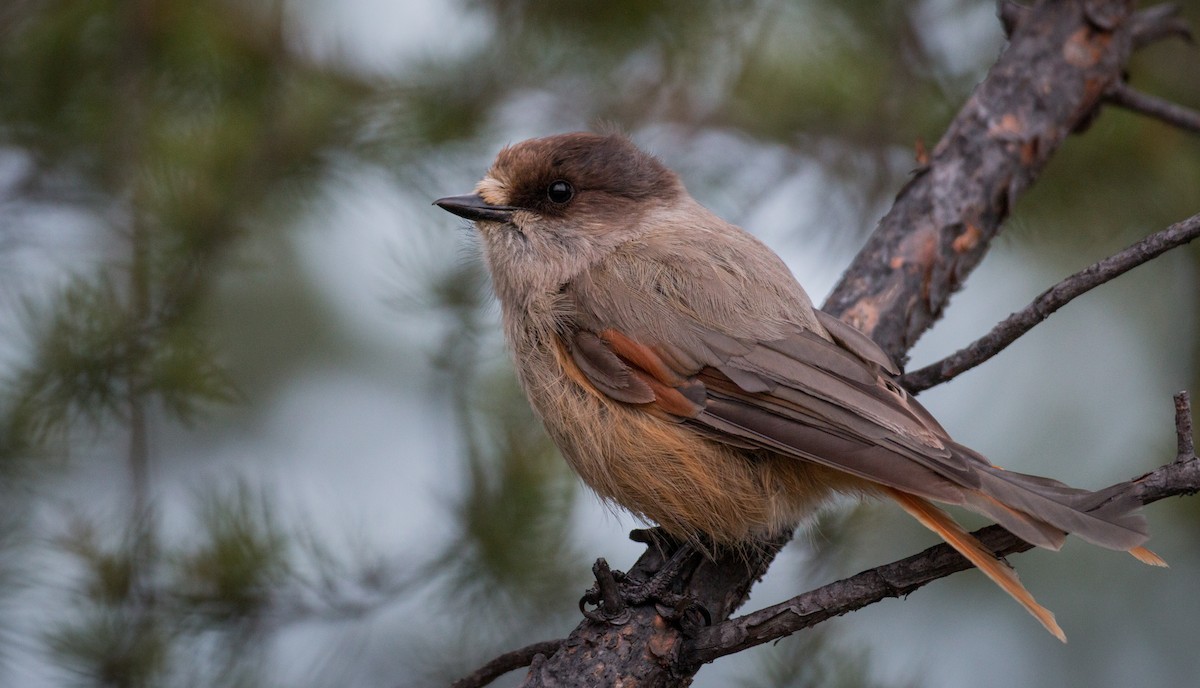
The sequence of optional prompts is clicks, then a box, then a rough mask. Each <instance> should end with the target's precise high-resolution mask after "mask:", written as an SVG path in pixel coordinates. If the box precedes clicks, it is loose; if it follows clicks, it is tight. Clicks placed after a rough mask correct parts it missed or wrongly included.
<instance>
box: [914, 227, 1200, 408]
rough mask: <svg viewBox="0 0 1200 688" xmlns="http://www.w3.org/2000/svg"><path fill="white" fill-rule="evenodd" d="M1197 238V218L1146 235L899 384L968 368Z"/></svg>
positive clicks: (929, 382)
mask: <svg viewBox="0 0 1200 688" xmlns="http://www.w3.org/2000/svg"><path fill="white" fill-rule="evenodd" d="M1197 237H1200V214H1197V215H1193V216H1191V217H1189V218H1188V219H1186V220H1183V221H1181V222H1176V223H1175V224H1173V225H1171V226H1170V227H1168V228H1166V229H1164V230H1162V231H1161V232H1157V233H1155V234H1151V235H1150V236H1148V237H1146V238H1145V239H1142V240H1141V241H1139V242H1137V243H1136V244H1133V245H1132V246H1130V247H1129V248H1127V249H1125V250H1124V251H1121V252H1120V253H1116V254H1114V255H1112V256H1109V257H1108V258H1105V259H1104V260H1102V261H1100V262H1098V263H1095V264H1093V265H1091V266H1089V267H1087V268H1085V269H1083V270H1081V271H1079V272H1077V273H1075V274H1074V275H1071V276H1070V277H1068V278H1066V279H1064V280H1063V281H1061V282H1059V283H1058V284H1056V285H1054V286H1053V287H1051V288H1049V289H1047V290H1046V291H1044V292H1042V293H1041V294H1040V295H1039V296H1038V297H1037V298H1036V299H1034V300H1033V302H1032V303H1030V304H1029V305H1028V306H1026V307H1025V308H1023V309H1021V310H1019V311H1017V312H1016V313H1013V314H1012V315H1010V316H1008V317H1007V318H1005V319H1004V320H1003V321H1002V322H1000V324H998V325H996V326H995V327H993V328H992V330H991V332H988V333H987V334H985V335H984V336H982V337H980V338H979V339H977V340H975V341H974V342H972V343H971V344H970V345H968V346H967V347H966V348H963V349H960V350H959V351H956V352H955V353H953V354H951V355H949V356H947V357H946V358H943V359H942V360H940V361H938V362H936V363H932V364H930V365H927V366H925V367H924V368H921V369H920V370H916V371H913V372H911V373H907V374H905V375H903V376H901V378H900V383H901V384H902V385H904V387H905V388H907V389H908V390H909V391H910V392H912V393H914V394H915V393H917V392H920V391H923V390H926V389H929V388H930V387H933V386H934V385H938V384H941V383H943V382H946V381H947V380H950V379H953V378H954V377H956V376H958V375H960V374H962V373H964V372H966V371H968V370H970V369H971V368H974V367H975V366H977V365H979V364H980V363H983V362H984V361H986V360H988V359H989V358H991V357H992V356H995V355H996V354H998V353H1000V352H1001V351H1003V350H1004V348H1005V347H1007V346H1008V345H1009V344H1012V343H1013V342H1014V341H1016V340H1017V338H1018V337H1020V336H1021V335H1023V334H1025V333H1026V332H1028V331H1029V330H1031V329H1033V327H1034V326H1035V325H1037V324H1038V323H1040V322H1042V321H1043V320H1045V319H1046V318H1048V317H1050V315H1051V314H1052V313H1054V312H1055V311H1057V310H1058V309H1060V308H1062V307H1063V306H1065V305H1066V304H1068V303H1070V302H1071V300H1073V299H1074V298H1076V297H1077V296H1080V295H1082V294H1085V293H1087V292H1088V291H1091V290H1092V289H1095V288H1096V287H1098V286H1100V285H1101V284H1104V283H1105V282H1108V281H1109V280H1112V279H1114V278H1116V277H1119V276H1120V275H1122V274H1124V273H1126V272H1128V271H1130V270H1132V269H1133V268H1135V267H1137V266H1139V265H1141V264H1142V263H1145V262H1147V261H1149V260H1152V259H1154V258H1157V257H1158V256H1160V255H1162V254H1163V253H1166V252H1167V251H1169V250H1171V249H1173V248H1176V247H1179V246H1182V245H1184V244H1186V243H1188V242H1189V241H1192V240H1193V239H1195V238H1197Z"/></svg>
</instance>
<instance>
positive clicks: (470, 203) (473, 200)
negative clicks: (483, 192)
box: [433, 194, 517, 222]
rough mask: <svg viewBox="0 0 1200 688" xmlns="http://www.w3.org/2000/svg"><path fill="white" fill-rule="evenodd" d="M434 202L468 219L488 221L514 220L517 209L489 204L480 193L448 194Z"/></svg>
mask: <svg viewBox="0 0 1200 688" xmlns="http://www.w3.org/2000/svg"><path fill="white" fill-rule="evenodd" d="M433 204H434V205H436V206H437V207H439V208H441V209H442V210H447V211H449V212H452V213H454V214H455V215H457V216H459V217H465V218H467V219H468V220H486V221H488V222H512V214H513V211H514V210H517V209H516V208H513V207H510V206H506V205H488V203H487V201H485V200H483V199H482V198H480V197H479V195H478V194H468V195H466V196H447V197H446V198H439V199H437V200H436V201H434V202H433Z"/></svg>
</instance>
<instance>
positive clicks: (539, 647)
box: [450, 639, 564, 688]
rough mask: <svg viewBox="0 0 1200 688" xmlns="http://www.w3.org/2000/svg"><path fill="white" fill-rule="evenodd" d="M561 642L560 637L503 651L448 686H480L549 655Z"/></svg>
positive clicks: (458, 687)
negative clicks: (535, 659) (539, 657)
mask: <svg viewBox="0 0 1200 688" xmlns="http://www.w3.org/2000/svg"><path fill="white" fill-rule="evenodd" d="M563 642H564V641H563V640H561V639H559V640H544V641H542V642H540V643H533V644H532V645H526V646H525V647H523V648H521V649H519V650H513V651H511V652H505V653H504V654H502V655H500V656H499V657H497V658H495V659H493V660H492V661H490V662H488V663H487V664H484V665H483V666H481V667H479V668H478V669H476V670H475V671H473V672H471V674H470V675H469V676H464V677H462V678H460V679H458V680H457V681H455V682H454V683H451V684H450V688H482V686H486V685H487V684H489V683H491V682H492V681H495V680H496V679H498V678H500V677H501V676H503V675H505V674H507V673H508V672H510V671H514V670H516V669H520V668H522V667H527V666H529V665H530V664H532V663H533V660H534V658H536V657H537V656H538V655H542V656H544V657H549V656H550V655H552V654H554V653H555V652H556V651H557V650H558V648H560V647H562V644H563Z"/></svg>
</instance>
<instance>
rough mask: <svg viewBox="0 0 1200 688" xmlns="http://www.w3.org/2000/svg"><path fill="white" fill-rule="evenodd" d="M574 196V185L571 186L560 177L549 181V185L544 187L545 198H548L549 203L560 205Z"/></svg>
mask: <svg viewBox="0 0 1200 688" xmlns="http://www.w3.org/2000/svg"><path fill="white" fill-rule="evenodd" d="M574 197H575V187H573V186H571V184H570V182H566V181H563V180H561V179H560V180H558V181H556V182H550V186H547V187H546V198H549V199H550V202H551V203H557V204H559V205H562V204H563V203H566V202H567V201H569V200H571V199H572V198H574Z"/></svg>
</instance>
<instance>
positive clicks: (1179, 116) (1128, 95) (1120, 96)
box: [1104, 81, 1200, 134]
mask: <svg viewBox="0 0 1200 688" xmlns="http://www.w3.org/2000/svg"><path fill="white" fill-rule="evenodd" d="M1104 98H1105V100H1107V101H1108V102H1110V103H1112V104H1113V105H1116V106H1119V107H1123V108H1125V109H1126V110H1130V111H1132V112H1137V113H1141V114H1143V115H1146V116H1148V117H1153V118H1155V119H1159V120H1162V121H1163V122H1166V123H1167V124H1170V125H1172V126H1175V127H1179V128H1180V129H1185V130H1187V131H1190V132H1192V133H1195V134H1200V112H1196V111H1195V110H1191V109H1189V108H1185V107H1183V106H1182V105H1179V104H1177V103H1172V102H1171V101H1169V100H1166V99H1164V98H1159V97H1158V96H1152V95H1150V94H1148V93H1142V92H1141V91H1139V90H1137V89H1135V88H1132V87H1130V86H1129V84H1127V83H1125V82H1123V81H1122V82H1118V83H1116V84H1113V86H1112V88H1110V89H1109V90H1108V93H1107V94H1106V95H1105V96H1104Z"/></svg>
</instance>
